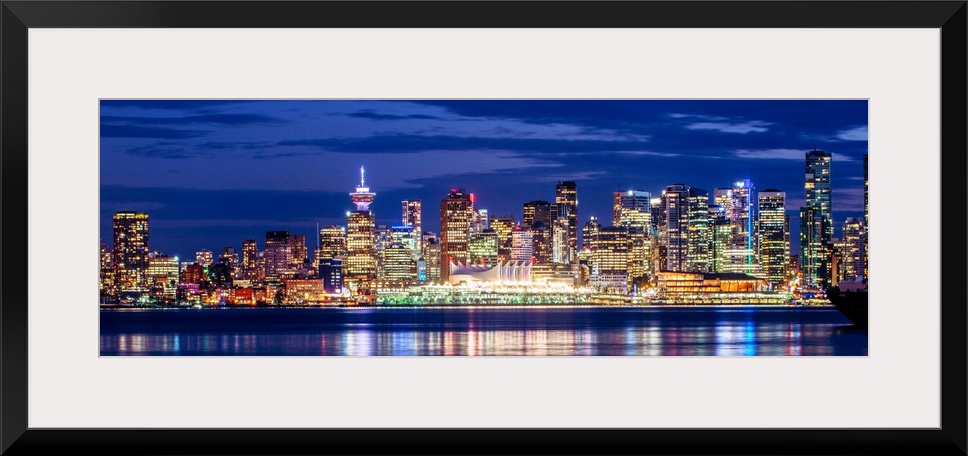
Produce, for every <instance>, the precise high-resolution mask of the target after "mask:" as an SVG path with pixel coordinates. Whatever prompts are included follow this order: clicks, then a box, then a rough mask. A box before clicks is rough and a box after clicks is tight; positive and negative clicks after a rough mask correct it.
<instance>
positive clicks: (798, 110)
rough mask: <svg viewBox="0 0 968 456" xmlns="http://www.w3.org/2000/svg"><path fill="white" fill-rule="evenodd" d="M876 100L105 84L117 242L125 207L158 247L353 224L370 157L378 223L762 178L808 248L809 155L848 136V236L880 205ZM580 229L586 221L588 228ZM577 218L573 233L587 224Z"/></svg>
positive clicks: (604, 216)
mask: <svg viewBox="0 0 968 456" xmlns="http://www.w3.org/2000/svg"><path fill="white" fill-rule="evenodd" d="M866 125H867V102H866V101H656V100H652V101H585V100H580V101H548V100H543V101H535V100H527V101H525V100H513V101H473V100H467V101H419V102H415V101H161V100H159V101H150V100H148V101H112V100H104V101H102V110H101V142H102V147H101V149H102V151H101V153H102V156H101V217H100V218H101V230H100V232H101V241H102V242H104V243H110V240H111V229H112V224H111V218H112V217H113V215H114V213H115V212H117V211H145V212H150V213H151V214H152V228H151V229H152V235H151V246H150V248H151V250H152V251H155V250H158V251H162V252H164V253H167V254H170V255H180V256H182V257H183V258H191V257H193V256H194V253H195V252H197V251H199V250H201V249H209V250H212V251H214V252H220V251H221V249H222V248H223V247H225V246H232V247H235V248H236V249H237V250H238V249H239V246H241V245H242V241H243V240H245V239H257V240H260V242H261V240H262V239H264V238H263V236H264V235H265V233H266V232H267V231H277V230H288V231H290V232H292V233H293V234H304V235H306V241H307V244H309V245H308V247H309V249H310V251H311V250H312V249H314V248H315V247H316V245H315V241H314V240H315V238H316V234H315V230H316V225H317V224H318V225H319V226H320V227H324V226H329V225H342V226H345V225H346V222H347V219H346V213H347V211H351V210H353V208H352V204H351V201H350V198H349V196H348V193H350V192H351V191H352V190H353V188H354V187H355V186H357V185H358V184H359V183H360V182H359V178H360V176H359V174H358V173H359V169H360V167H361V166H364V167H365V168H366V170H367V171H366V183H367V186H368V187H370V189H371V191H372V192H374V193H376V197H375V199H374V201H373V203H372V207H371V209H372V210H373V214H374V216H375V223H376V224H380V225H400V224H401V216H402V214H401V202H402V201H404V200H417V199H419V200H422V201H423V208H422V210H423V215H422V217H423V230H424V231H433V232H436V233H438V235H439V234H440V227H439V226H438V222H439V220H440V217H439V212H438V211H439V207H440V206H439V202H440V200H441V199H442V198H444V197H446V195H447V194H448V192H449V191H450V190H451V189H464V190H465V191H467V192H468V193H474V194H475V195H476V199H477V203H476V204H475V207H476V208H484V209H488V211H489V213H490V214H491V215H492V216H497V215H503V214H512V215H514V217H515V219H516V220H517V221H519V222H520V221H521V220H522V206H523V204H525V203H527V202H529V201H534V200H544V201H549V202H551V203H554V202H555V199H556V194H555V187H554V185H555V183H556V182H559V181H574V182H576V183H577V195H578V202H579V204H578V206H577V210H578V217H577V227H578V228H580V227H581V226H583V225H584V224H585V223H586V222H587V221H588V220H589V217H590V216H592V215H594V216H597V218H598V219H599V220H600V221H602V224H603V225H604V226H608V225H611V215H612V214H611V211H612V196H613V193H614V192H615V191H626V190H637V191H644V192H649V193H651V194H652V196H653V197H657V196H659V194H661V190H662V189H664V188H666V187H667V186H669V185H671V184H674V183H682V184H685V185H687V186H690V187H692V188H698V189H702V190H705V191H706V192H708V194H709V197H710V199H712V198H713V191H714V190H715V189H716V188H725V187H730V186H732V185H733V184H734V183H735V182H737V181H745V180H750V181H752V183H753V185H754V186H755V187H756V189H757V190H767V189H777V190H779V191H782V192H785V193H786V213H787V215H789V216H790V218H791V221H790V227H791V236H790V238H791V244H792V245H791V250H792V253H796V252H797V251H798V250H799V248H798V244H799V241H798V240H797V238H798V236H797V233H798V231H799V225H800V224H799V209H800V207H801V206H803V204H804V202H805V193H804V187H803V185H804V184H803V175H804V174H803V169H804V161H803V160H804V155H805V154H806V153H807V152H809V151H810V150H812V149H814V148H816V149H819V150H825V151H828V152H832V154H831V155H832V161H833V165H832V171H831V187H832V209H833V211H832V213H833V226H834V230H835V237H839V234H840V227H841V225H842V224H843V223H844V222H845V221H846V219H847V218H848V217H850V218H862V217H863V214H864V204H865V201H864V180H863V179H864V166H863V163H864V162H863V160H864V156H865V155H866V153H867V134H866V133H867V131H866V130H867V126H866ZM579 232H580V231H579ZM576 233H577V232H573V234H576Z"/></svg>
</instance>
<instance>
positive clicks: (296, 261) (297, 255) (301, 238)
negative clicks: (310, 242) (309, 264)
mask: <svg viewBox="0 0 968 456" xmlns="http://www.w3.org/2000/svg"><path fill="white" fill-rule="evenodd" d="M288 242H289V252H290V253H291V255H292V258H290V259H289V261H290V265H289V267H290V269H295V268H296V267H298V266H299V265H301V264H303V262H305V261H306V259H307V258H309V249H308V248H307V247H306V235H305V234H290V235H289V241H288Z"/></svg>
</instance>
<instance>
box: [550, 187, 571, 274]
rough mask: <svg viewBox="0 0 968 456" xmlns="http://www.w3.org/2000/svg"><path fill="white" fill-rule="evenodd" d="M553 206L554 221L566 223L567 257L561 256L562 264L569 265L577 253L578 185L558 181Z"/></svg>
mask: <svg viewBox="0 0 968 456" xmlns="http://www.w3.org/2000/svg"><path fill="white" fill-rule="evenodd" d="M555 206H557V208H558V214H557V217H556V219H557V220H564V221H565V222H566V223H565V228H566V229H567V232H568V249H567V251H566V253H567V257H566V258H565V256H564V255H563V256H562V258H563V259H564V261H563V263H562V264H564V263H571V262H572V259H573V258H575V255H576V254H577V252H578V184H576V183H575V182H573V181H559V182H558V184H557V185H555ZM548 226H554V224H551V225H548Z"/></svg>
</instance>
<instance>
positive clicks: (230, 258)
mask: <svg viewBox="0 0 968 456" xmlns="http://www.w3.org/2000/svg"><path fill="white" fill-rule="evenodd" d="M218 260H219V262H221V263H225V264H227V265H228V266H229V268H231V269H232V271H233V274H235V273H237V272H239V271H241V268H239V254H238V252H236V251H235V247H224V248H223V249H222V254H221V255H219V257H218Z"/></svg>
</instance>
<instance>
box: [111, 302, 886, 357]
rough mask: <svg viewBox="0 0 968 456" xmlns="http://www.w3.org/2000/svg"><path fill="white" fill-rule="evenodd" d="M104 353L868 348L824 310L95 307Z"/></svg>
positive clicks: (827, 351)
mask: <svg viewBox="0 0 968 456" xmlns="http://www.w3.org/2000/svg"><path fill="white" fill-rule="evenodd" d="M100 344H101V345H100V346H101V355H174V356H184V355H203V356H224V355H244V356H263V355H265V356H319V355H349V356H370V355H376V356H436V355H497V356H520V355H537V356H562V355H564V356H572V355H577V356H585V355H598V356H753V355H756V356H762V355H765V356H787V355H806V356H843V355H846V356H866V355H867V330H866V329H860V328H856V327H854V326H853V325H851V323H850V322H849V321H848V320H847V319H846V318H844V317H843V316H842V315H840V313H839V312H837V310H835V309H833V308H809V307H799V308H796V307H792V308H791V307H782V308H765V307H738V308H737V307H713V308H691V307H690V308H683V307H675V308H668V307H667V308H647V307H530V308H506V307H504V308H493V307H491V308H487V307H477V308H429V309H428V308H422V309H416V308H250V309H244V308H243V309H240V308H215V309H125V310H121V309H110V310H101V336H100Z"/></svg>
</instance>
